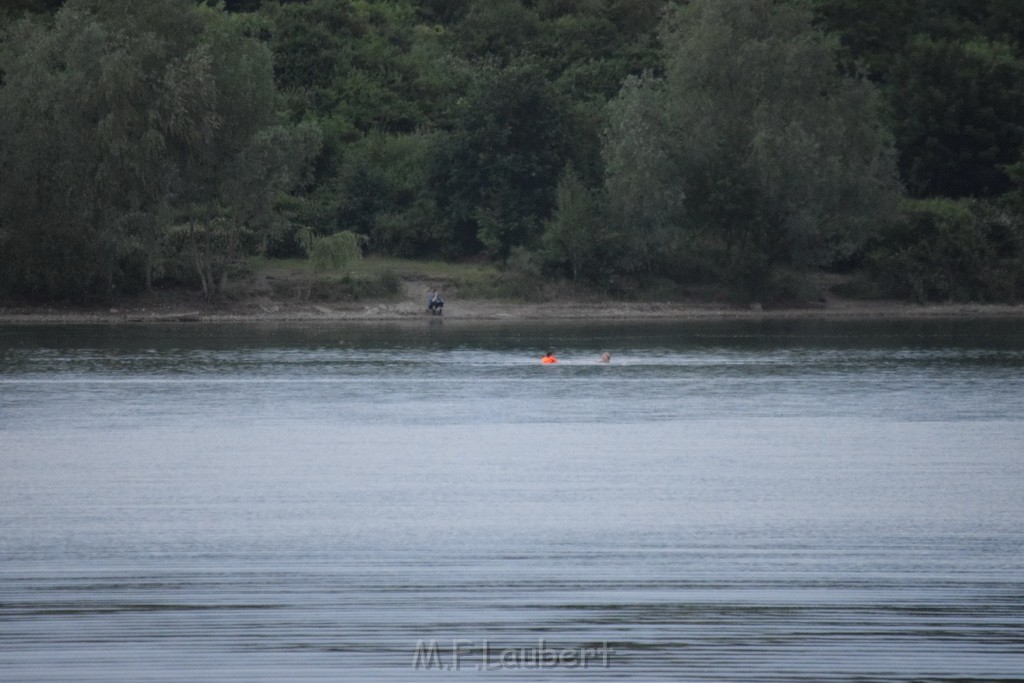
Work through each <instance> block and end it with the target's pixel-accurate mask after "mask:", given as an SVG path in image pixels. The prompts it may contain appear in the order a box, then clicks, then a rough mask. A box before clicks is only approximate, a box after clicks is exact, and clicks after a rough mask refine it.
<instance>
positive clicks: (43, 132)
mask: <svg viewBox="0 0 1024 683" xmlns="http://www.w3.org/2000/svg"><path fill="white" fill-rule="evenodd" d="M201 28H202V25H201V23H200V22H199V20H198V18H197V16H196V14H195V12H194V10H190V9H189V8H188V7H187V5H184V4H182V3H180V2H174V1H173V0H158V1H156V2H153V3H147V4H145V5H143V6H141V7H136V6H134V4H133V3H128V2H122V1H113V2H106V3H99V2H90V1H88V0H75V1H72V2H69V3H68V4H67V5H65V7H64V8H63V9H62V10H61V11H60V12H58V14H57V15H56V17H55V20H54V21H53V23H52V25H50V26H48V25H46V24H41V23H35V22H31V21H28V20H25V21H22V22H20V23H18V24H17V25H16V26H15V27H14V29H13V30H12V32H11V33H10V34H9V36H8V38H7V40H5V42H4V44H3V53H2V55H3V56H2V59H3V64H2V70H3V72H4V73H5V81H4V84H3V87H2V89H0V119H2V120H3V124H0V125H3V126H4V127H5V128H6V130H5V131H4V135H3V136H2V139H0V164H2V165H3V170H4V177H5V178H9V179H10V180H9V182H7V183H5V184H6V187H5V191H4V192H3V194H2V196H0V202H2V203H3V208H4V210H3V212H2V213H3V215H4V217H5V218H0V221H3V222H5V223H7V227H6V228H5V230H4V232H5V234H6V242H7V246H8V248H9V249H10V250H11V251H10V252H8V253H10V254H12V255H14V258H12V259H11V260H10V262H8V263H7V264H5V265H6V272H7V274H8V276H9V278H10V287H11V288H14V289H20V290H23V291H27V292H30V293H34V294H37V295H41V296H71V297H75V298H88V297H94V296H100V297H103V296H107V295H109V294H110V292H111V291H112V290H113V289H115V288H117V287H118V286H129V287H130V283H127V282H125V280H126V278H127V279H131V276H132V273H131V272H129V271H130V270H131V264H132V263H133V262H134V263H140V264H141V265H140V266H139V267H138V270H139V271H140V272H141V273H142V278H143V280H144V281H145V283H146V285H148V284H149V282H150V273H151V272H152V268H153V261H154V258H155V256H156V250H157V243H158V232H159V230H160V228H161V226H163V225H165V224H166V220H167V217H168V201H169V194H170V191H171V189H170V188H171V184H172V183H173V181H174V179H175V176H176V173H175V168H174V167H173V165H172V163H170V162H169V160H168V151H169V148H170V147H171V146H173V145H174V144H176V140H180V139H182V138H183V137H187V136H191V135H194V133H195V131H196V130H198V129H201V128H202V125H203V122H202V121H200V120H198V119H197V118H195V117H193V116H191V115H190V114H191V113H193V112H192V111H191V110H190V108H189V107H188V106H182V103H184V102H187V101H190V100H191V99H192V98H193V97H195V98H196V99H198V100H199V101H202V95H203V92H202V88H199V89H194V88H193V89H189V88H188V87H187V86H190V85H194V83H193V82H192V81H190V80H189V79H185V78H182V79H178V80H175V79H173V78H171V70H172V66H173V65H174V64H177V63H178V62H176V60H180V59H182V55H183V54H184V53H186V52H187V51H188V50H189V49H190V47H191V42H192V41H193V38H192V36H193V35H194V34H195V33H196V32H197V31H199V30H201ZM193 66H194V65H193Z"/></svg>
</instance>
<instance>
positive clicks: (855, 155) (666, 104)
mask: <svg viewBox="0 0 1024 683" xmlns="http://www.w3.org/2000/svg"><path fill="white" fill-rule="evenodd" d="M662 42H663V45H664V50H665V75H664V78H661V79H659V78H654V77H652V76H650V75H648V76H645V77H644V78H642V79H638V80H637V81H634V82H632V83H630V84H628V85H627V87H626V88H624V89H623V92H622V94H621V96H620V98H619V100H618V101H617V102H616V103H615V105H614V106H613V107H612V110H611V114H610V120H611V124H610V127H609V135H608V144H607V149H608V152H607V156H608V180H607V184H606V186H607V189H608V197H609V202H610V204H611V211H612V215H613V216H615V217H617V219H618V221H619V222H620V223H622V224H623V228H624V229H626V228H630V227H633V225H632V224H634V223H636V222H639V223H640V225H638V226H636V230H635V232H634V233H631V237H630V239H631V240H633V238H632V235H633V234H635V235H636V239H635V241H636V242H637V243H638V244H639V245H641V247H642V249H643V250H644V251H647V250H649V249H650V248H657V247H656V246H654V247H652V246H651V245H661V248H663V249H672V248H673V247H674V243H673V240H680V239H682V238H684V237H686V236H688V235H691V236H692V235H702V236H703V237H704V238H705V239H706V240H710V243H712V244H718V245H720V247H721V248H722V250H723V257H724V266H725V268H726V269H727V272H728V273H729V276H730V278H731V279H732V280H733V281H734V282H735V283H737V284H738V285H741V286H742V287H743V288H745V289H746V290H748V291H750V292H751V293H756V292H758V291H760V290H761V289H762V288H764V287H765V286H766V284H767V283H768V281H769V279H770V276H771V273H772V271H773V269H774V268H775V267H777V266H780V265H785V266H789V267H792V268H797V269H807V268H811V267H815V266H821V265H826V264H828V263H830V262H833V261H834V260H835V259H838V258H842V257H844V256H846V255H848V254H850V253H851V252H852V251H853V250H854V249H855V248H856V247H857V246H858V245H860V244H861V243H862V242H863V240H864V239H865V237H866V236H867V235H868V234H869V233H870V231H871V230H872V229H874V228H877V227H878V226H880V225H882V224H884V223H885V222H886V221H887V220H890V216H891V214H892V210H893V208H894V206H895V202H896V201H897V199H898V197H899V192H900V190H899V185H898V182H897V180H896V178H897V176H896V172H895V165H894V158H893V157H894V155H893V151H892V147H891V144H890V141H889V137H888V135H887V133H886V131H885V129H884V127H883V125H882V123H881V120H880V117H879V113H878V104H879V101H878V97H877V95H876V92H875V89H874V88H873V87H872V86H871V84H870V83H868V82H867V81H866V80H864V79H862V78H851V77H844V76H842V75H841V74H840V73H838V72H837V70H836V67H835V65H836V63H837V50H838V45H837V44H836V42H835V41H834V40H832V39H830V38H829V37H827V36H825V35H824V34H822V33H821V32H819V31H818V30H816V29H814V28H813V27H812V16H811V14H810V13H809V12H808V11H806V10H804V9H802V8H801V7H799V6H794V5H781V4H777V3H773V2H771V1H770V0H721V1H719V0H714V1H712V0H694V2H691V3H689V4H687V5H685V6H682V7H679V8H677V9H675V10H673V11H672V12H670V13H669V14H668V16H667V17H666V20H665V22H664V25H663V30H662ZM634 217H638V218H639V221H637V219H635V218H634Z"/></svg>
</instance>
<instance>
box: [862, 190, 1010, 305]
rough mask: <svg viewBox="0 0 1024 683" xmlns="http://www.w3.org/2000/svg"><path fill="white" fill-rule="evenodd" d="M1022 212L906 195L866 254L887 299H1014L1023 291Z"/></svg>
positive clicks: (987, 205) (1008, 300) (988, 205)
mask: <svg viewBox="0 0 1024 683" xmlns="http://www.w3.org/2000/svg"><path fill="white" fill-rule="evenodd" d="M1022 265H1024V229H1022V221H1021V217H1020V216H1019V215H1017V214H1014V213H1012V212H1010V211H1007V210H1005V209H1000V208H998V207H996V206H995V205H993V204H989V203H985V202H979V201H975V200H950V199H929V200H916V201H913V200H908V201H906V202H904V203H903V204H902V206H901V207H900V216H899V220H898V221H897V222H896V224H895V225H894V226H893V227H892V228H891V229H890V230H889V231H888V232H887V233H885V234H883V235H882V236H881V237H880V238H879V241H878V243H877V245H876V246H875V247H874V248H873V249H872V250H870V252H869V254H868V267H869V270H870V271H871V272H872V274H873V275H874V277H875V278H876V279H878V281H879V282H880V283H881V285H882V287H883V290H884V291H885V292H886V293H888V294H889V295H891V296H896V297H901V298H912V299H915V300H917V301H919V302H922V303H923V302H927V301H948V300H953V301H1004V302H1014V301H1016V300H1017V299H1018V297H1019V296H1020V293H1021V292H1022V291H1024V271H1022Z"/></svg>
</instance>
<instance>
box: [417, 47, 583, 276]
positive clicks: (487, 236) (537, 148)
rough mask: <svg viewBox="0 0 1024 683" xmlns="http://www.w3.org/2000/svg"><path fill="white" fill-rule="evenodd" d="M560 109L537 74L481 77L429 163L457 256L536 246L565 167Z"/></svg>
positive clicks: (523, 68)
mask: <svg viewBox="0 0 1024 683" xmlns="http://www.w3.org/2000/svg"><path fill="white" fill-rule="evenodd" d="M567 120H568V119H567V115H566V104H565V102H564V100H563V99H562V98H561V97H559V96H558V94H557V93H556V92H555V91H554V89H553V88H552V87H551V86H550V85H549V84H548V83H547V82H546V81H545V79H544V78H543V76H542V75H541V74H540V73H539V72H538V70H537V69H536V67H534V66H533V65H530V64H516V65H513V66H510V67H508V68H504V69H496V68H488V69H484V70H482V71H481V78H480V80H479V81H478V82H477V83H475V84H474V86H473V88H472V90H471V92H470V93H469V94H468V95H467V97H466V99H465V102H464V104H463V106H462V107H461V109H460V111H459V112H458V118H457V122H456V127H455V130H454V131H452V133H451V134H450V135H449V136H448V137H447V138H446V139H444V140H443V141H442V142H441V143H440V144H439V146H438V152H437V154H436V156H435V157H434V173H433V177H434V184H435V191H436V195H435V196H436V198H437V204H438V207H439V209H440V210H441V212H442V215H443V216H444V218H445V219H446V221H447V222H448V224H449V226H450V227H449V232H450V234H451V235H452V236H453V238H454V240H455V241H456V243H457V244H458V245H459V246H460V248H461V250H462V251H463V252H464V253H473V252H474V251H476V250H479V248H480V247H481V246H482V247H484V249H486V251H487V252H488V254H490V255H491V256H492V257H494V258H497V259H501V260H504V259H505V258H507V257H508V255H509V252H510V251H511V249H512V247H515V246H526V247H531V246H535V242H536V240H537V239H539V237H540V233H541V228H542V223H543V221H544V220H546V219H547V218H548V217H550V215H551V211H552V210H553V209H554V203H555V187H556V185H557V183H558V177H559V175H560V174H561V170H562V167H563V166H564V165H565V162H566V157H567V150H568V142H567V141H568V136H569V130H568V128H567V125H566V124H567Z"/></svg>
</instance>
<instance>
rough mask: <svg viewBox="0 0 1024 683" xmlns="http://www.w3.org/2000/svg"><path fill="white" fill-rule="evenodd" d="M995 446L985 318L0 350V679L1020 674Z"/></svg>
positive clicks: (77, 339)
mask: <svg viewBox="0 0 1024 683" xmlns="http://www.w3.org/2000/svg"><path fill="white" fill-rule="evenodd" d="M549 345H550V346H551V347H553V348H554V349H556V351H558V355H559V356H560V359H561V361H562V362H561V363H560V364H559V365H558V366H556V367H543V366H541V365H540V364H539V362H538V359H539V357H540V354H541V353H542V352H543V351H544V350H545V347H547V346H549ZM604 350H608V351H611V352H612V354H613V356H614V358H613V361H612V363H611V364H610V365H607V366H605V365H600V364H598V363H596V362H595V361H596V359H597V357H598V356H599V354H600V352H601V351H604ZM1022 454H1024V327H1022V325H1021V323H1020V322H1015V321H1003V322H999V321H989V322H985V321H973V322H918V323H913V324H911V323H903V324H897V323H888V324H863V323H835V322H833V323H822V322H817V323H809V322H787V323H783V322H776V323H744V324H739V323H703V324H698V323H691V324H685V325H681V324H675V325H668V324H661V325H619V326H593V325H586V326H583V325H549V326H527V325H508V326H502V325H484V326H475V327H472V326H466V325H462V326H459V325H453V324H451V323H448V324H445V323H440V322H439V321H431V323H429V324H428V323H427V322H424V323H423V324H422V325H419V324H416V325H407V326H390V327H389V326H352V325H349V326H329V327H325V326H308V327H299V328H295V327H291V328H287V327H278V326H247V325H224V326H219V325H196V326H188V325H177V326H176V325H167V326H152V327H148V326H126V327H119V326H109V327H106V326H104V327H67V328H65V327H0V679H3V680H11V681H30V680H53V679H66V680H91V681H112V680H133V681H143V680H213V679H223V680H240V681H241V680H267V679H282V678H296V679H302V680H311V679H313V680H316V679H322V680H365V679H371V678H377V679H396V680H420V679H423V680H438V679H449V678H453V679H458V680H492V679H516V680H518V679H523V678H528V679H531V680H547V679H565V678H577V679H578V678H581V677H587V678H618V679H622V678H636V679H676V680H695V681H710V680H729V681H747V680H749V681H766V680H787V681H790V680H808V681H811V680H814V681H817V680H823V679H830V680H844V679H845V680H877V679H883V680H901V679H905V680H911V679H912V680H936V681H946V680H949V681H952V680H965V679H970V680H985V679H988V680H1014V679H1017V680H1020V679H1021V677H1022V675H1024V524H1022V523H1024V496H1022V493H1021V492H1022V490H1024V457H1022ZM432 648H433V649H432ZM456 650H457V652H458V658H456V656H455V651H456ZM508 652H511V653H512V654H511V655H508V654H507V653H508ZM503 653H505V654H503ZM566 653H568V654H566ZM435 655H436V656H435ZM552 663H553V664H554V665H552ZM438 664H440V665H441V666H442V667H444V669H443V670H442V671H440V672H439V671H438V670H437V665H438ZM417 665H418V666H419V668H417ZM426 665H430V666H431V667H432V670H431V671H427V670H425V666H426Z"/></svg>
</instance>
